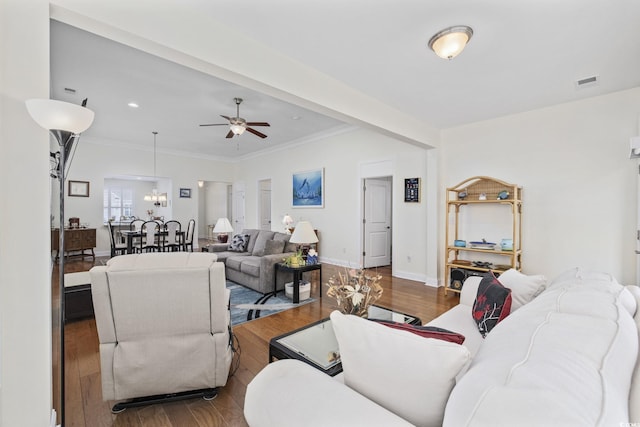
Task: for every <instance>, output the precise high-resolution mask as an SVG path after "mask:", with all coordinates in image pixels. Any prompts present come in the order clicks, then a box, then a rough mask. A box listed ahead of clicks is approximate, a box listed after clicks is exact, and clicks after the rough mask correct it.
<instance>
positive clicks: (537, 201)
mask: <svg viewBox="0 0 640 427" xmlns="http://www.w3.org/2000/svg"><path fill="white" fill-rule="evenodd" d="M639 112H640V88H636V89H632V90H627V91H623V92H618V93H614V94H610V95H606V96H601V97H596V98H590V99H587V100H583V101H578V102H572V103H567V104H562V105H557V106H553V107H549V108H544V109H540V110H535V111H530V112H526V113H522V114H517V115H511V116H507V117H502V118H499V119H495V120H489V121H484V122H480V123H474V124H471V125H468V126H461V127H457V128H453V129H447V130H445V131H443V135H442V138H443V145H442V147H443V148H442V150H441V151H442V152H441V153H440V154H441V168H440V171H441V174H440V183H441V185H440V187H441V191H442V190H443V189H444V188H445V187H449V186H453V185H455V184H458V183H459V182H461V181H463V180H464V179H466V178H469V177H472V176H475V175H487V176H492V177H495V178H499V179H501V180H504V181H507V182H510V183H516V184H519V185H521V186H522V187H523V189H524V191H523V194H524V207H523V259H522V266H523V271H524V272H525V273H543V274H545V275H547V276H548V277H549V278H553V277H554V276H556V275H558V274H559V273H561V272H562V271H564V270H566V269H568V268H572V267H576V266H580V267H584V268H590V269H596V270H602V271H607V272H611V273H613V274H614V275H615V276H616V277H617V279H618V280H619V281H620V282H621V283H625V284H635V283H636V280H637V278H636V271H635V266H636V255H635V253H634V250H635V247H636V246H635V243H636V236H635V230H636V200H637V190H636V180H637V173H638V161H637V160H630V159H629V138H630V137H631V136H635V135H637V132H638V113H639ZM444 197H445V196H444V193H442V195H441V197H440V204H441V206H442V208H441V209H440V212H442V213H443V214H444ZM440 227H441V228H440V229H441V230H444V228H443V227H444V222H443V220H442V219H441V221H440ZM443 247H444V241H443V237H441V241H440V248H443ZM442 263H443V260H442V254H440V259H439V265H440V274H441V277H442V274H443V271H442V270H443V267H442Z"/></svg>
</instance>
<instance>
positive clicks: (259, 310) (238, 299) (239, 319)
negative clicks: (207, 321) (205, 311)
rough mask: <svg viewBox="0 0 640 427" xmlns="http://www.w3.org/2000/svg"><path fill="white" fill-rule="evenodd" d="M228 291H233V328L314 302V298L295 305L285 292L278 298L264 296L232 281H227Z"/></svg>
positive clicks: (279, 294)
mask: <svg viewBox="0 0 640 427" xmlns="http://www.w3.org/2000/svg"><path fill="white" fill-rule="evenodd" d="M227 289H229V290H230V291H231V326H237V325H239V324H241V323H244V322H248V321H249V320H254V319H258V318H260V317H265V316H268V315H270V314H275V313H278V312H280V311H284V310H288V309H290V308H294V307H299V306H301V305H304V304H308V303H310V302H312V301H314V299H313V298H308V299H306V300H304V301H300V304H294V303H293V302H291V300H290V299H289V298H287V297H286V296H285V294H284V291H281V292H278V295H277V296H273V295H271V294H267V295H262V294H261V293H260V292H256V291H254V290H252V289H249V288H246V287H244V286H242V285H238V284H237V283H234V282H232V281H230V280H227Z"/></svg>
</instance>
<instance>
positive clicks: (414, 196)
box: [404, 178, 420, 203]
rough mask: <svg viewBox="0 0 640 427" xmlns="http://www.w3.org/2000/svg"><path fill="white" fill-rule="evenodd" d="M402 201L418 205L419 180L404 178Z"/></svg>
mask: <svg viewBox="0 0 640 427" xmlns="http://www.w3.org/2000/svg"><path fill="white" fill-rule="evenodd" d="M404 201H405V202H407V203H420V178H406V179H405V180H404Z"/></svg>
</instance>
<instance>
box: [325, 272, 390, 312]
mask: <svg viewBox="0 0 640 427" xmlns="http://www.w3.org/2000/svg"><path fill="white" fill-rule="evenodd" d="M380 279H382V276H381V275H380V274H378V273H375V274H373V275H369V274H367V272H365V271H364V270H345V271H344V272H340V273H338V274H337V275H334V276H332V277H331V278H330V279H329V282H328V283H327V286H328V287H329V290H328V291H327V295H328V296H330V297H332V298H335V299H336V301H337V302H338V306H339V307H340V311H342V312H343V313H345V314H355V315H358V316H362V317H366V316H367V310H368V309H369V306H370V305H371V304H373V303H374V302H376V301H377V300H378V299H379V298H380V297H381V296H382V286H381V285H380Z"/></svg>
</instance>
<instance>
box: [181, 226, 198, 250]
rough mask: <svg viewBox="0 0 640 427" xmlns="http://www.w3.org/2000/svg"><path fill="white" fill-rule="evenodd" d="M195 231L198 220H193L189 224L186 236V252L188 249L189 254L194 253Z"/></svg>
mask: <svg viewBox="0 0 640 427" xmlns="http://www.w3.org/2000/svg"><path fill="white" fill-rule="evenodd" d="M195 229H196V220H195V219H193V218H192V219H190V220H189V224H188V225H187V232H186V234H185V236H184V250H185V251H186V250H187V248H188V249H189V252H193V232H194V231H195Z"/></svg>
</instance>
